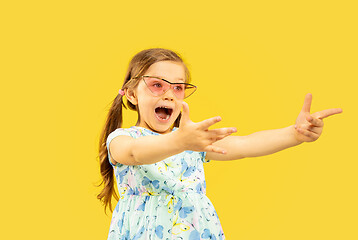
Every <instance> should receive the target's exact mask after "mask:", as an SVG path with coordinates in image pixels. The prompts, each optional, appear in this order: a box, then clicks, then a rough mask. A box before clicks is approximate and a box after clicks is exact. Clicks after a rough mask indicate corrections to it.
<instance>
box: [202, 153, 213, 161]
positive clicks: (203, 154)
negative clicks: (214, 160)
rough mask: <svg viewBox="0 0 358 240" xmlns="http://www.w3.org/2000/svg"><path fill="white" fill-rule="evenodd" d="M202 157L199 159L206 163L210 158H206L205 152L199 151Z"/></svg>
mask: <svg viewBox="0 0 358 240" xmlns="http://www.w3.org/2000/svg"><path fill="white" fill-rule="evenodd" d="M200 154H201V156H202V158H201V160H202V161H203V163H207V162H210V161H211V160H210V159H206V158H205V157H206V152H200Z"/></svg>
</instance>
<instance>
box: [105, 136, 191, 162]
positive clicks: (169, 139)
mask: <svg viewBox="0 0 358 240" xmlns="http://www.w3.org/2000/svg"><path fill="white" fill-rule="evenodd" d="M176 132H177V131H174V132H170V133H167V134H163V135H155V136H143V137H140V138H132V137H130V136H124V135H121V136H118V137H115V138H114V139H113V140H112V141H111V143H110V145H109V148H110V152H111V156H112V158H113V160H114V161H116V162H119V163H122V164H125V165H144V164H153V163H156V162H159V161H161V160H163V159H165V158H167V157H170V156H172V155H175V154H178V153H181V152H183V151H185V149H184V148H183V147H182V146H181V145H180V144H178V141H177V136H176V135H177V133H176Z"/></svg>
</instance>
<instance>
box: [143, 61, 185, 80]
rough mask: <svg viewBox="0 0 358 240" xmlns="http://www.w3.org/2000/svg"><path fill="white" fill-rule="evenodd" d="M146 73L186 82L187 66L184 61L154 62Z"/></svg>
mask: <svg viewBox="0 0 358 240" xmlns="http://www.w3.org/2000/svg"><path fill="white" fill-rule="evenodd" d="M145 75H150V76H154V77H159V78H164V79H166V80H168V81H172V82H177V81H179V82H180V81H181V82H185V68H184V66H183V64H182V63H179V62H173V61H161V62H156V63H154V64H152V65H151V66H150V67H149V68H148V70H147V71H146V73H145Z"/></svg>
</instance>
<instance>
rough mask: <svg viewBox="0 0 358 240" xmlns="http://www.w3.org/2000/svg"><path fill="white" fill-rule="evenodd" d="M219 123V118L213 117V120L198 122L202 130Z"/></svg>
mask: <svg viewBox="0 0 358 240" xmlns="http://www.w3.org/2000/svg"><path fill="white" fill-rule="evenodd" d="M220 121H221V117H213V118H209V119H205V120H204V121H201V122H199V126H200V127H201V128H202V129H208V128H209V127H210V126H211V125H213V124H215V123H217V122H220Z"/></svg>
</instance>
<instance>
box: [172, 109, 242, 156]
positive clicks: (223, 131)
mask: <svg viewBox="0 0 358 240" xmlns="http://www.w3.org/2000/svg"><path fill="white" fill-rule="evenodd" d="M219 121H221V118H220V117H213V118H209V119H206V120H204V121H201V122H198V123H195V122H192V121H191V120H190V118H189V105H188V104H187V103H186V102H183V112H182V116H181V119H180V123H179V128H178V130H177V131H176V132H177V133H178V135H179V142H180V144H182V146H183V148H184V149H185V150H191V151H198V152H216V153H221V154H225V153H226V150H225V149H223V148H220V147H216V146H213V145H212V144H213V143H214V142H216V141H218V140H220V139H223V138H225V137H227V136H229V135H230V134H232V133H234V132H236V131H237V130H236V128H218V129H213V130H208V128H209V127H210V126H211V125H213V124H215V123H217V122H219Z"/></svg>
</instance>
